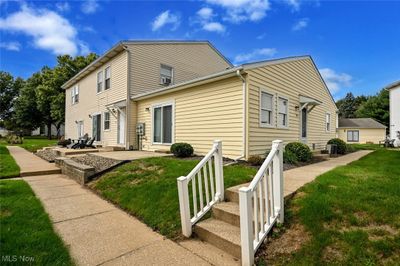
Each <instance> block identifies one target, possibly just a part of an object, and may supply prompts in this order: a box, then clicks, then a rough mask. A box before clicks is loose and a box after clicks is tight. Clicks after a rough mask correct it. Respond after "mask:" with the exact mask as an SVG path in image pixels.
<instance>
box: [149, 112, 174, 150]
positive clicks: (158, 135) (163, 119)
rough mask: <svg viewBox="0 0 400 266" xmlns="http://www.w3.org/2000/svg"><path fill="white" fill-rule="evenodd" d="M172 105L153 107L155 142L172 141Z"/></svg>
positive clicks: (169, 142)
mask: <svg viewBox="0 0 400 266" xmlns="http://www.w3.org/2000/svg"><path fill="white" fill-rule="evenodd" d="M172 134H173V132H172V105H171V104H169V105H162V106H157V107H154V108H153V143H155V144H171V143H172Z"/></svg>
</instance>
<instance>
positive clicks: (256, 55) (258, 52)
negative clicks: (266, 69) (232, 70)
mask: <svg viewBox="0 0 400 266" xmlns="http://www.w3.org/2000/svg"><path fill="white" fill-rule="evenodd" d="M276 53H277V50H276V49H275V48H261V49H254V50H253V51H252V52H250V53H247V54H238V55H237V56H235V63H236V64H237V63H242V62H247V61H250V60H255V59H265V57H271V56H274V55H275V54H276Z"/></svg>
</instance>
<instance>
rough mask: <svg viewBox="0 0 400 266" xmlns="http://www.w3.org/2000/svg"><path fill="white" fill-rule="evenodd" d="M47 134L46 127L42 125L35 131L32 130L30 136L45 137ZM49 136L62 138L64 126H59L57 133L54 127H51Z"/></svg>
mask: <svg viewBox="0 0 400 266" xmlns="http://www.w3.org/2000/svg"><path fill="white" fill-rule="evenodd" d="M47 133H48V127H47V126H46V125H43V126H41V127H38V128H37V129H35V130H32V132H31V135H32V136H47ZM51 135H52V136H64V125H61V126H60V129H59V130H58V131H57V128H56V126H55V125H51Z"/></svg>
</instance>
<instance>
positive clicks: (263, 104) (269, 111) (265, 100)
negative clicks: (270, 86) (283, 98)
mask: <svg viewBox="0 0 400 266" xmlns="http://www.w3.org/2000/svg"><path fill="white" fill-rule="evenodd" d="M260 97H261V101H260V124H261V125H263V126H272V120H273V119H272V117H273V116H272V115H273V105H274V104H273V103H274V96H273V95H272V94H270V93H267V92H265V91H261V95H260Z"/></svg>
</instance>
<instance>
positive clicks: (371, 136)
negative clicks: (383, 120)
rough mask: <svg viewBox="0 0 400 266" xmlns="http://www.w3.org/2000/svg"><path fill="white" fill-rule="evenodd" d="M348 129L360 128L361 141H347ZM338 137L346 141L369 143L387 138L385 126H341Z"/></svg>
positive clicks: (376, 142)
mask: <svg viewBox="0 0 400 266" xmlns="http://www.w3.org/2000/svg"><path fill="white" fill-rule="evenodd" d="M348 130H358V132H359V133H358V134H359V137H358V138H359V142H348V141H347V131H348ZM338 137H339V138H340V139H342V140H343V141H345V142H346V143H367V142H372V143H375V144H378V143H379V141H382V140H384V139H385V138H386V129H384V128H376V129H375V128H374V129H372V128H339V129H338Z"/></svg>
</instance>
